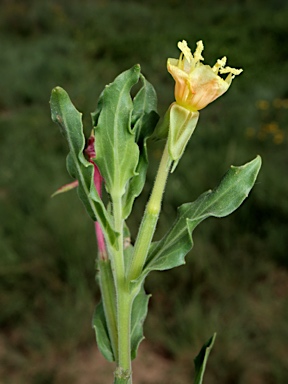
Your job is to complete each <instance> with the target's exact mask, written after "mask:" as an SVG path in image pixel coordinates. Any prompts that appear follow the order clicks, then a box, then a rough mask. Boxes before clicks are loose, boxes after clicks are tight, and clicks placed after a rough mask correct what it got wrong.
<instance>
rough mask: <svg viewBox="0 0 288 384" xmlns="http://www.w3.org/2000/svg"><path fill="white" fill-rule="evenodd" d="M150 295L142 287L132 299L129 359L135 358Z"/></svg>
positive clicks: (142, 337)
mask: <svg viewBox="0 0 288 384" xmlns="http://www.w3.org/2000/svg"><path fill="white" fill-rule="evenodd" d="M150 296H151V295H147V294H146V293H145V291H144V288H143V287H142V288H141V289H140V291H139V293H138V294H137V296H136V297H135V299H134V302H133V307H132V316H131V359H135V357H136V355H137V350H138V347H139V345H140V343H141V341H142V340H143V339H144V336H143V324H144V321H145V319H146V316H147V312H148V302H149V298H150Z"/></svg>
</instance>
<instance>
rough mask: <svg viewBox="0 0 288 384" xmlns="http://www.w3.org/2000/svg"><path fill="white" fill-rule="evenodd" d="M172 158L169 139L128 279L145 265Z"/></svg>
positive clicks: (133, 278) (135, 275)
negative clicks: (169, 150)
mask: <svg viewBox="0 0 288 384" xmlns="http://www.w3.org/2000/svg"><path fill="white" fill-rule="evenodd" d="M171 164H172V160H171V158H170V155H169V152H168V141H167V142H166V145H165V149H164V151H163V155H162V159H161V162H160V165H159V169H158V172H157V176H156V179H155V183H154V187H153V190H152V193H151V196H150V199H149V201H148V204H147V206H146V210H145V213H144V216H143V219H142V222H141V225H140V228H139V232H138V236H137V240H136V243H135V248H134V254H133V259H132V262H131V265H130V268H129V273H128V281H131V280H135V279H136V278H137V277H138V276H139V275H140V273H141V272H142V269H143V267H144V264H145V261H146V258H147V254H148V250H149V247H150V244H151V241H152V238H153V235H154V232H155V229H156V224H157V221H158V218H159V214H160V210H161V202H162V197H163V193H164V190H165V185H166V181H167V177H168V174H169V171H170V168H171Z"/></svg>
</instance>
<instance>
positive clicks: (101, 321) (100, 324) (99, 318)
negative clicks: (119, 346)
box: [92, 301, 115, 362]
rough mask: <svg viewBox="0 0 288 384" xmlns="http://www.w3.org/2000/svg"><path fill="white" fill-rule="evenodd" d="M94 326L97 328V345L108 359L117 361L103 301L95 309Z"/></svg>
mask: <svg viewBox="0 0 288 384" xmlns="http://www.w3.org/2000/svg"><path fill="white" fill-rule="evenodd" d="M92 327H93V328H94V330H95V334H96V341H97V345H98V348H99V350H100V352H101V353H102V355H103V356H104V357H105V358H106V359H107V360H108V361H111V362H112V361H115V358H114V354H113V349H112V345H111V342H110V338H109V333H108V329H107V324H106V319H105V313H104V308H103V304H102V301H100V303H99V304H98V305H97V307H96V309H95V313H94V316H93V320H92Z"/></svg>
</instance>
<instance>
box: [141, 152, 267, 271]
mask: <svg viewBox="0 0 288 384" xmlns="http://www.w3.org/2000/svg"><path fill="white" fill-rule="evenodd" d="M260 167H261V158H260V156H257V157H256V158H255V159H254V160H252V161H251V162H249V163H247V164H245V165H243V166H240V167H234V166H231V168H230V170H229V171H228V172H227V173H226V175H225V176H224V178H223V179H222V181H221V183H220V184H219V186H218V187H217V188H215V189H214V190H210V191H207V192H205V193H203V194H202V195H201V196H200V197H199V198H198V199H197V200H196V201H194V202H193V203H187V204H183V205H182V206H181V207H179V208H178V218H177V220H176V222H175V223H174V225H173V226H172V228H171V230H170V231H169V232H168V233H167V234H166V235H165V236H164V237H163V238H162V239H161V240H160V241H158V242H156V243H153V244H152V246H151V248H150V251H149V254H148V258H147V262H146V266H145V267H144V271H143V275H142V278H143V277H145V276H146V275H147V274H148V273H149V271H151V270H159V271H162V270H165V269H171V268H174V267H177V266H179V265H181V264H185V259H184V258H185V255H186V254H187V253H188V252H189V251H190V249H192V247H193V239H192V232H193V230H194V229H195V228H196V227H197V225H198V224H199V223H201V221H203V220H204V219H206V218H207V217H210V216H214V217H224V216H227V215H229V214H230V213H232V212H233V211H235V210H236V209H237V208H238V207H239V206H240V205H241V203H242V202H243V201H244V200H245V198H246V197H247V196H248V194H249V192H250V190H251V189H252V187H253V185H254V183H255V180H256V177H257V175H258V172H259V170H260Z"/></svg>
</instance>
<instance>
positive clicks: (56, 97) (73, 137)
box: [50, 87, 116, 244]
mask: <svg viewBox="0 0 288 384" xmlns="http://www.w3.org/2000/svg"><path fill="white" fill-rule="evenodd" d="M50 105H51V116H52V120H53V121H54V122H55V123H57V124H58V125H59V126H60V129H61V131H62V133H63V134H64V136H65V138H66V139H67V141H68V145H69V149H70V152H69V154H68V156H67V169H68V172H69V173H70V175H71V176H72V177H73V178H75V179H77V180H78V183H79V185H78V194H79V197H80V199H81V200H82V202H83V203H84V205H85V207H86V209H87V211H88V213H89V215H90V216H91V217H92V219H93V220H94V221H95V220H97V221H98V222H99V223H100V225H101V227H102V229H103V231H104V232H105V233H106V236H107V237H108V238H109V240H110V242H111V243H112V244H114V242H115V239H116V234H115V232H114V230H113V228H112V225H111V224H110V223H111V218H110V215H109V214H108V213H107V211H106V209H105V206H104V204H103V202H102V200H101V199H100V197H99V194H98V192H97V191H96V188H95V186H94V179H93V176H94V167H93V165H92V164H91V163H90V162H89V161H88V160H86V159H85V157H84V154H83V150H84V147H85V137H84V134H83V126H82V114H81V113H80V112H78V111H77V109H76V108H75V107H74V105H73V104H72V102H71V100H70V98H69V96H68V94H67V92H66V91H64V89H62V88H60V87H56V88H54V89H53V90H52V94H51V99H50Z"/></svg>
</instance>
